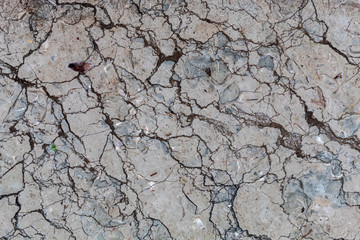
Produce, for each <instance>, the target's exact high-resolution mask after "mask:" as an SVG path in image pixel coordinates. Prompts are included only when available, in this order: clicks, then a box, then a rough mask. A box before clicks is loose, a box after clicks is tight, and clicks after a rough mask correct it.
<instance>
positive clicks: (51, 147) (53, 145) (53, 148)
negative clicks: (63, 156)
mask: <svg viewBox="0 0 360 240" xmlns="http://www.w3.org/2000/svg"><path fill="white" fill-rule="evenodd" d="M50 149H51V150H53V151H54V152H56V151H57V150H56V145H55V144H53V143H52V144H51V146H50Z"/></svg>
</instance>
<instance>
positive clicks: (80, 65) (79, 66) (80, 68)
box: [68, 62, 93, 73]
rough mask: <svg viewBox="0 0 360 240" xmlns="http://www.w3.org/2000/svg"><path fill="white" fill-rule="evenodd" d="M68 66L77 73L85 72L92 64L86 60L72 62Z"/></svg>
mask: <svg viewBox="0 0 360 240" xmlns="http://www.w3.org/2000/svg"><path fill="white" fill-rule="evenodd" d="M68 67H69V68H70V69H72V70H74V71H76V72H79V73H86V72H88V71H90V70H91V69H92V68H93V66H92V65H91V64H90V63H87V62H72V63H69V65H68Z"/></svg>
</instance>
